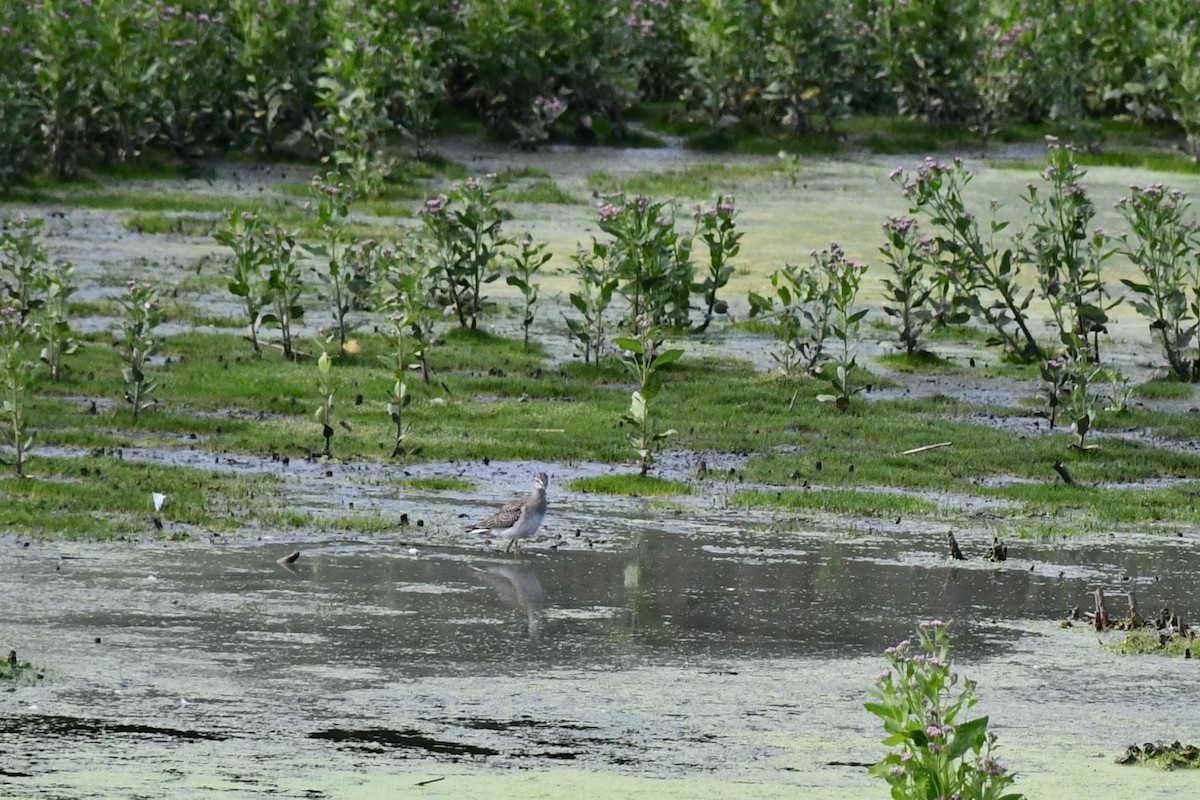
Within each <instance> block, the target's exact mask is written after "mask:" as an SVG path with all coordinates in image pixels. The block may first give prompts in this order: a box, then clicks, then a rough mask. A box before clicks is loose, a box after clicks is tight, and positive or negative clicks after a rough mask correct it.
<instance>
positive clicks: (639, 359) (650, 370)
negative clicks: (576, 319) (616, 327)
mask: <svg viewBox="0 0 1200 800" xmlns="http://www.w3.org/2000/svg"><path fill="white" fill-rule="evenodd" d="M614 341H615V343H616V345H617V347H619V348H621V351H622V353H621V357H622V359H623V360H624V362H625V366H626V367H627V368H628V369H629V371H630V372H631V373H632V374H633V376H634V380H635V381H636V383H637V386H638V388H637V389H634V391H633V394H632V396H631V398H630V403H629V410H628V411H627V412H625V414H624V415H623V416H622V418H621V419H622V421H624V422H625V423H626V424H628V425H632V426H633V429H634V432H633V433H631V434H629V435H628V438H629V442H630V444H632V445H633V447H634V449H635V450H636V451H637V454H638V467H639V470H640V473H639V474H640V475H641V476H642V477H645V476H646V474H647V473H648V472H649V471H650V467H651V465H652V464H653V463H654V451H655V450H656V449H657V447H658V443H659V442H661V441H662V440H663V439H667V438H670V437H671V436H674V435H675V434H676V433H677V431H675V430H674V429H673V428H672V429H669V430H665V431H656V430H655V429H654V428H655V425H654V418H653V415H652V411H651V408H652V405H653V403H654V400H655V398H657V397H658V394H659V392H660V391H661V390H662V374H661V370H662V368H663V367H665V366H667V365H668V364H673V363H675V362H676V361H678V360H679V359H680V358H682V357H683V350H681V349H678V348H672V349H668V350H662V349H661V348H662V344H663V341H664V336H663V332H662V329H661V328H659V327H658V326H656V325H654V324H652V323H651V322H650V320H649V319H647V318H646V317H645V316H642V317H639V318H638V319H637V320H636V321H635V334H634V335H633V336H618V337H617V338H616V339H615V340H614Z"/></svg>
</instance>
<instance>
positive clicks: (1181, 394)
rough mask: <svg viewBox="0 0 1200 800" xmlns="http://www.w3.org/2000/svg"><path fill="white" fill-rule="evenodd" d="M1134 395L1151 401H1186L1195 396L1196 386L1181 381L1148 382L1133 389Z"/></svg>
mask: <svg viewBox="0 0 1200 800" xmlns="http://www.w3.org/2000/svg"><path fill="white" fill-rule="evenodd" d="M1133 394H1134V396H1135V397H1145V398H1147V399H1151V400H1186V399H1187V398H1189V397H1192V396H1193V394H1195V386H1194V385H1193V384H1190V383H1181V382H1180V381H1147V382H1146V383H1141V384H1138V385H1137V386H1135V387H1133Z"/></svg>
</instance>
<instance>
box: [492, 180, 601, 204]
mask: <svg viewBox="0 0 1200 800" xmlns="http://www.w3.org/2000/svg"><path fill="white" fill-rule="evenodd" d="M497 199H499V200H500V201H501V202H504V203H546V204H552V205H575V204H578V203H580V202H581V201H580V200H579V199H578V198H576V197H574V196H573V195H572V194H571V193H570V192H567V191H565V190H563V189H562V188H560V187H559V185H558V184H557V183H555V182H554V181H549V180H539V181H534V182H533V183H529V184H525V185H521V186H510V187H508V188H507V189H504V190H502V191H500V192H498V193H497Z"/></svg>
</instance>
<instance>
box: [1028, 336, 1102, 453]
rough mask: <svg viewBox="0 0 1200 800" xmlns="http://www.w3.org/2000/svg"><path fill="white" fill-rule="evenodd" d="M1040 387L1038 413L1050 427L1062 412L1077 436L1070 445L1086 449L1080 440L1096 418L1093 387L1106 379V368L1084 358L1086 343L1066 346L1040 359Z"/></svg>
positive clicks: (1096, 398) (1089, 446)
mask: <svg viewBox="0 0 1200 800" xmlns="http://www.w3.org/2000/svg"><path fill="white" fill-rule="evenodd" d="M1039 369H1040V371H1041V376H1042V384H1043V389H1042V392H1041V394H1039V395H1038V397H1039V399H1040V400H1041V401H1042V406H1043V411H1042V414H1043V415H1044V416H1045V417H1046V418H1047V419H1048V420H1049V421H1050V427H1051V428H1053V427H1054V425H1055V422H1056V421H1057V418H1058V415H1059V414H1060V413H1061V414H1064V415H1066V418H1067V419H1068V420H1069V424H1070V426H1071V430H1072V431H1074V432H1075V435H1076V436H1077V437H1078V438H1077V440H1076V441H1075V443H1074V444H1072V445H1071V446H1072V447H1074V448H1077V449H1079V450H1089V449H1091V447H1092V446H1091V445H1085V444H1084V440H1085V439H1086V438H1087V435H1088V432H1089V431H1090V430H1091V429H1092V425H1093V423H1094V422H1095V420H1096V413H1097V411H1096V409H1097V405H1098V402H1099V399H1098V397H1097V395H1096V393H1095V391H1094V390H1093V386H1094V384H1095V383H1096V382H1098V381H1100V380H1106V379H1107V377H1108V371H1107V370H1104V369H1102V368H1100V367H1098V366H1097V365H1096V364H1094V363H1092V362H1091V361H1089V360H1088V354H1087V347H1086V342H1084V343H1083V344H1082V345H1081V346H1080V347H1077V348H1075V349H1071V348H1066V349H1064V350H1063V351H1062V353H1060V354H1059V355H1058V356H1056V357H1054V358H1052V359H1050V360H1048V361H1045V362H1043V363H1042V364H1041V365H1040V367H1039Z"/></svg>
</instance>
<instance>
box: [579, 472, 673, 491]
mask: <svg viewBox="0 0 1200 800" xmlns="http://www.w3.org/2000/svg"><path fill="white" fill-rule="evenodd" d="M567 487H568V488H570V489H573V490H575V491H577V492H587V493H588V494H611V495H619V496H624V497H663V496H668V495H680V494H691V493H692V487H691V486H689V485H688V484H686V483H681V482H679V481H669V480H665V479H663V478H656V477H654V476H653V475H645V476H643V475H633V474H630V475H598V476H596V477H594V478H579V479H578V480H573V481H571V482H570V483H569V484H567Z"/></svg>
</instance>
